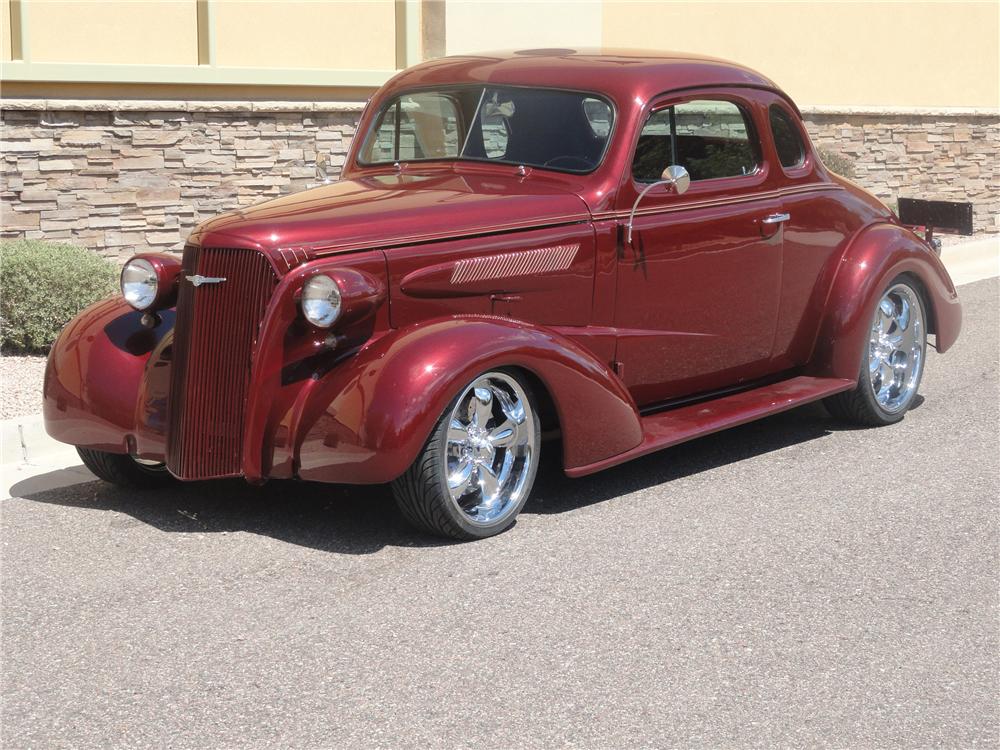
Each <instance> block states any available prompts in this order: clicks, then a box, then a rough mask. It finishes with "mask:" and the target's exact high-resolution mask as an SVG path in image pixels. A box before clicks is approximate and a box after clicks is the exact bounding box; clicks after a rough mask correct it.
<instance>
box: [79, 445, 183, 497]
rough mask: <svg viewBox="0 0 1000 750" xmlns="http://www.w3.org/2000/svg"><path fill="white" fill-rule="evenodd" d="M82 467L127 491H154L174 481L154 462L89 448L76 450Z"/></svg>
mask: <svg viewBox="0 0 1000 750" xmlns="http://www.w3.org/2000/svg"><path fill="white" fill-rule="evenodd" d="M76 452H77V453H79V454H80V460H82V461H83V465H84V466H86V467H87V468H88V469H90V470H91V471H92V472H93V473H94V474H96V475H97V477H98V478H100V479H103V480H104V481H105V482H111V484H116V485H118V486H119V487H127V488H129V489H143V490H145V489H154V488H156V487H164V486H166V485H168V484H172V483H173V482H174V481H176V480H175V479H174V478H173V477H172V476H171V475H170V472H168V471H167V467H166V466H165V465H164V464H162V463H157V462H155V461H144V460H143V459H141V458H133V457H132V456H126V455H122V454H119V453H106V452H104V451H95V450H91V449H90V448H77V449H76Z"/></svg>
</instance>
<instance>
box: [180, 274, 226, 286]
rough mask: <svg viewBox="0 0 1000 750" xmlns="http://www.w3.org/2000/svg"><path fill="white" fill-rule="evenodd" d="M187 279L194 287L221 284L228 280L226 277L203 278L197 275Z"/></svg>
mask: <svg viewBox="0 0 1000 750" xmlns="http://www.w3.org/2000/svg"><path fill="white" fill-rule="evenodd" d="M185 278H186V279H187V280H188V281H190V282H191V285H192V286H201V285H202V284H221V283H222V282H223V281H225V280H226V278H225V277H224V276H202V275H201V274H197V273H196V274H193V275H191V276H186V277H185Z"/></svg>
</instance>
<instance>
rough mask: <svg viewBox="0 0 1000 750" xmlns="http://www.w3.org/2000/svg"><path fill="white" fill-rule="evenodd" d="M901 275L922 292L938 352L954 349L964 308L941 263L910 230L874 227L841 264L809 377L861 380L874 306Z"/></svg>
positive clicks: (854, 244) (853, 245) (861, 235)
mask: <svg viewBox="0 0 1000 750" xmlns="http://www.w3.org/2000/svg"><path fill="white" fill-rule="evenodd" d="M901 274H909V275H910V276H912V277H913V278H914V279H916V281H917V283H918V285H919V286H920V287H921V291H922V292H923V295H924V301H925V303H926V304H927V306H928V308H929V309H928V311H927V312H928V315H929V318H930V321H929V329H930V331H931V332H933V333H934V334H935V335H936V342H935V343H936V348H937V350H938V351H939V352H944V351H947V350H948V349H949V348H950V347H951V345H952V344H954V343H955V341H956V339H957V338H958V334H959V331H960V330H961V327H962V306H961V303H960V302H959V300H958V292H957V291H956V290H955V285H954V284H953V283H952V281H951V277H950V276H949V275H948V271H947V270H945V267H944V264H942V263H941V259H940V258H938V256H937V255H935V254H934V253H932V252H931V251H930V250H929V249H928V248H927V246H926V245H925V244H924V243H923V242H921V240H920V239H919V238H918V237H917V236H916V235H914V234H913V233H912V232H911V231H910V230H908V229H905V228H904V227H900V226H897V225H895V224H876V225H873V226H871V227H869V228H867V229H865V230H863V231H862V232H860V233H859V234H858V236H857V237H856V238H855V239H854V240H853V241H852V242H851V244H850V246H849V247H848V249H847V251H846V252H845V253H844V256H843V258H841V262H840V267H839V269H838V271H837V275H836V278H835V279H834V283H833V286H832V288H831V291H830V295H829V297H828V299H827V304H826V312H825V315H824V319H823V323H822V325H821V328H820V335H819V337H818V339H817V344H816V349H815V351H814V353H813V357H812V358H811V363H810V365H809V368H808V369H809V374H811V375H816V376H818V377H831V378H847V379H850V380H855V379H857V377H858V373H859V371H860V368H861V361H862V357H863V356H864V352H865V346H866V344H867V342H868V335H869V330H870V328H871V324H872V314H873V311H874V309H875V305H876V303H877V301H878V298H879V296H880V295H881V294H882V293H883V291H884V290H885V289H886V287H887V286H888V285H889V284H890V282H892V281H893V279H895V278H896V277H897V276H899V275H901Z"/></svg>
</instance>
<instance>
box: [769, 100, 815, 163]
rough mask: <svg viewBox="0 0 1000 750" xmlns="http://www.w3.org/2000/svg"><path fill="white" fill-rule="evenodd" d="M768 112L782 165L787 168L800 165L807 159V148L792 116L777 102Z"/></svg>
mask: <svg viewBox="0 0 1000 750" xmlns="http://www.w3.org/2000/svg"><path fill="white" fill-rule="evenodd" d="M767 113H768V119H769V120H770V121H771V134H772V135H773V136H774V147H775V148H776V149H777V150H778V161H780V162H781V166H783V167H786V168H787V167H797V166H799V165H800V164H802V162H804V161H805V160H806V148H805V145H804V144H803V143H802V137H801V136H800V135H799V129H798V128H797V127H795V123H794V122H793V121H792V116H791V115H790V114H788V112H786V111H785V110H784V108H783V107H779V106H778V105H777V104H772V105H771V107H770V108H769V109H768V111H767Z"/></svg>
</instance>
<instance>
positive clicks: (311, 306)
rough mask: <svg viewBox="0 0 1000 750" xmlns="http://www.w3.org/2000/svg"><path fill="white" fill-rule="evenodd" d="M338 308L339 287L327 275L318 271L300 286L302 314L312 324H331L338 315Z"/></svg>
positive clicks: (339, 301)
mask: <svg viewBox="0 0 1000 750" xmlns="http://www.w3.org/2000/svg"><path fill="white" fill-rule="evenodd" d="M340 308H341V299H340V287H339V286H337V282H336V281H334V280H333V279H331V278H330V277H329V276H327V275H325V274H322V273H318V274H316V275H315V276H313V277H312V278H311V279H309V281H307V282H306V284H305V286H304V287H302V314H303V315H305V316H306V320H308V321H309V322H310V323H312V324H313V325H314V326H319V327H320V328H329V327H330V326H332V325H333V324H334V323H336V322H337V318H339V317H340Z"/></svg>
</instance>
